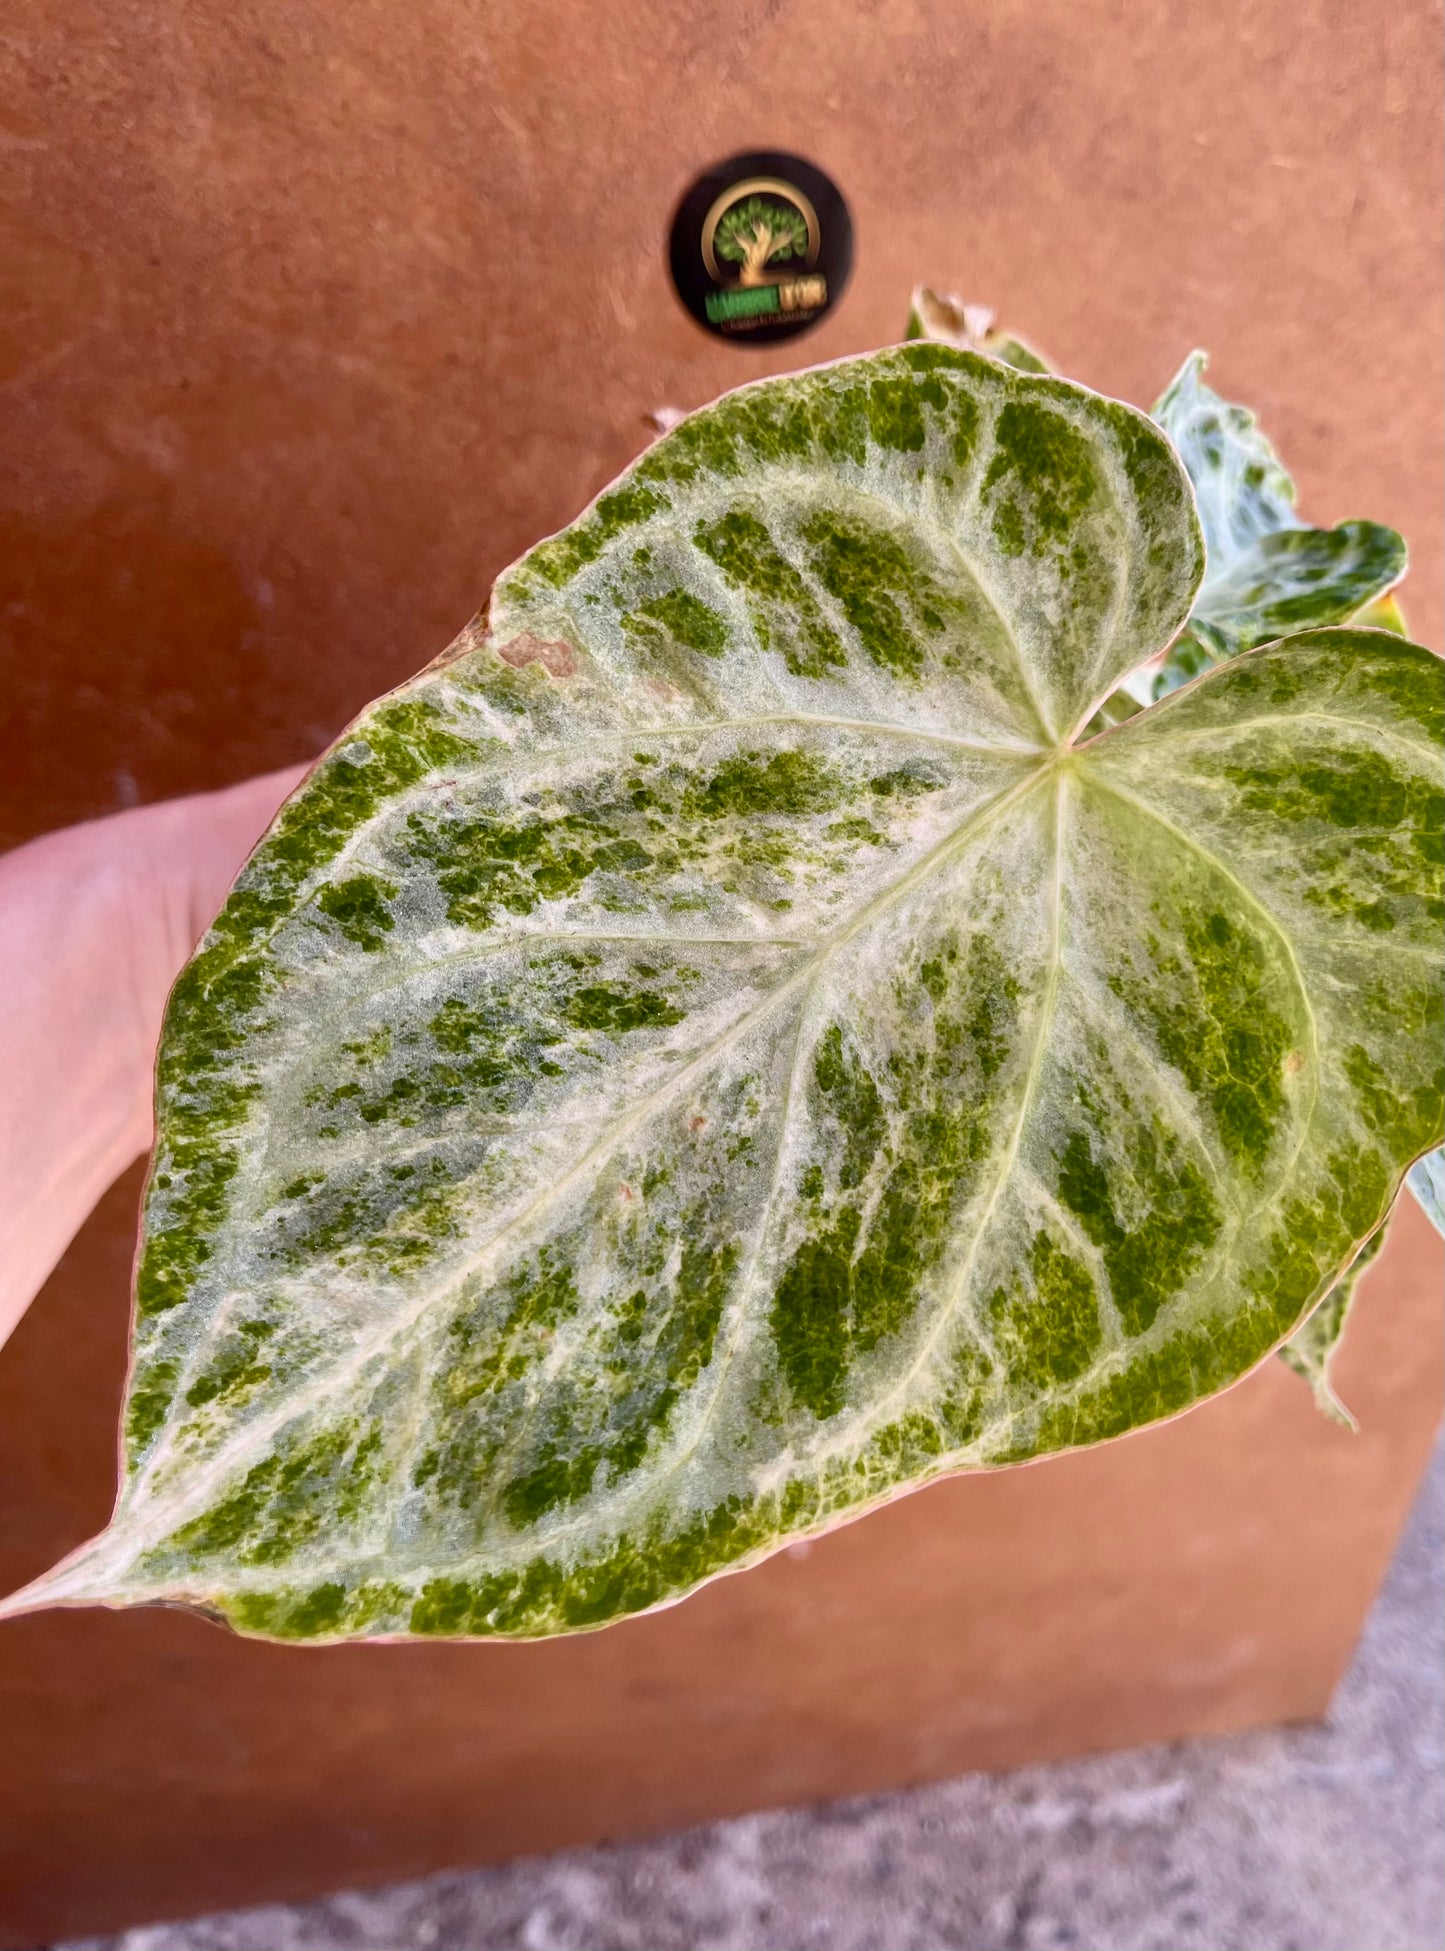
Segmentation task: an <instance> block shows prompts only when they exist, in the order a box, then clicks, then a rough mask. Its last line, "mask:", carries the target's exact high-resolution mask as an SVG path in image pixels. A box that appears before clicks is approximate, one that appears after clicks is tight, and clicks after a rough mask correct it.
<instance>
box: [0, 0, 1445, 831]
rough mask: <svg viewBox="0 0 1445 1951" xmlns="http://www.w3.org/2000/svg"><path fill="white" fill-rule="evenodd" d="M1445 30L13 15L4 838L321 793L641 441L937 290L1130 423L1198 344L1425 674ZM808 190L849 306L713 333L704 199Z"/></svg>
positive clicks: (751, 16)
mask: <svg viewBox="0 0 1445 1951" xmlns="http://www.w3.org/2000/svg"><path fill="white" fill-rule="evenodd" d="M1438 12H1439V10H1438V7H1437V6H1435V5H1426V4H1420V0H1408V4H1405V5H1403V6H1390V7H1376V8H1371V7H1364V6H1358V5H1348V4H1340V3H1339V0H1335V3H1334V4H1328V3H1325V0H1264V3H1263V4H1261V0H1219V3H1218V4H1214V5H1198V4H1193V3H1192V0H1175V3H1174V4H1167V3H1165V4H1161V0H1126V3H1125V4H1123V5H1119V4H1116V3H1115V0H873V4H867V5H856V6H855V5H850V4H842V0H730V4H727V5H722V4H717V0H674V3H673V4H664V0H651V4H646V5H639V4H637V3H636V0H529V4H527V5H525V6H524V5H520V4H516V3H515V0H491V4H486V3H485V0H483V3H482V4H478V3H477V0H408V3H407V4H397V0H344V4H337V0H225V4H222V3H221V0H190V4H184V5H182V4H177V5H157V4H155V0H10V4H9V6H8V7H7V9H6V27H5V37H4V38H5V41H6V42H7V43H8V49H9V51H8V53H6V54H0V62H4V64H5V68H6V74H5V80H4V86H3V89H0V180H3V183H4V189H3V192H0V196H3V212H0V469H3V475H0V575H3V580H4V590H3V600H0V713H3V719H0V727H3V729H0V750H3V768H0V795H3V801H4V804H3V808H0V842H3V841H5V840H18V839H21V838H24V837H26V836H27V835H29V834H32V833H36V832H40V831H43V830H44V829H46V828H47V827H52V826H56V825H59V824H62V823H64V822H65V821H68V820H73V819H76V818H78V817H80V816H82V815H89V814H94V813H99V812H104V811H107V810H109V809H110V808H113V807H116V806H118V805H122V804H125V803H127V802H128V801H129V800H131V799H132V798H134V797H139V798H140V799H149V798H152V797H156V796H160V795H163V794H168V793H174V792H180V791H186V790H191V789H195V788H197V787H202V786H209V785H214V784H219V783H222V782H225V781H230V780H233V779H237V778H241V777H243V776H245V775H246V774H247V773H249V772H254V771H258V770H261V769H263V768H266V767H270V766H275V765H279V764H281V763H283V762H285V761H287V760H290V759H293V758H303V757H306V756H308V755H309V754H311V753H312V752H313V751H315V750H316V749H317V747H318V746H320V745H321V744H322V743H323V742H324V741H325V740H327V739H329V738H330V737H331V736H332V735H333V734H334V733H335V732H336V731H337V730H338V729H339V728H340V726H341V725H342V723H343V722H344V721H345V720H346V719H347V717H348V716H349V715H350V714H351V713H353V712H354V711H355V710H356V709H357V708H358V707H359V706H360V705H362V704H363V703H365V702H366V701H367V700H368V699H369V698H370V697H371V696H373V694H374V693H376V692H377V691H378V690H380V689H383V688H384V687H386V686H388V685H390V684H394V683H396V682H397V681H399V680H400V679H402V678H404V677H406V676H408V675H409V674H410V673H411V672H413V671H414V670H415V669H417V667H418V666H419V665H421V664H422V663H424V662H425V661H426V660H427V659H428V658H430V657H431V656H432V655H433V654H434V653H435V652H436V651H437V650H438V649H440V648H441V647H442V645H443V644H444V643H445V642H446V641H447V640H448V639H449V638H450V637H451V635H452V634H453V632H454V631H455V630H456V629H457V628H458V626H459V625H460V624H461V623H462V622H463V621H464V620H465V618H466V617H467V616H468V615H470V614H471V612H472V611H473V610H474V609H476V608H477V607H478V605H479V604H480V603H481V602H482V600H483V599H484V597H485V595H486V591H487V588H488V585H489V583H490V580H491V578H492V577H493V575H494V574H495V573H496V571H497V570H498V569H499V568H500V567H502V566H503V565H504V564H505V563H506V562H508V561H510V560H511V559H512V558H513V557H515V556H516V555H517V554H519V553H520V551H521V550H522V549H524V548H525V547H526V546H527V545H528V544H529V543H531V542H533V541H534V540H536V539H537V537H538V536H540V535H542V534H544V533H546V532H548V531H550V530H551V529H554V528H556V527H558V526H560V525H561V524H562V523H564V522H566V521H567V520H569V519H570V517H571V516H572V515H574V514H575V513H576V512H577V511H578V509H579V508H580V507H581V505H582V504H583V502H584V501H586V500H587V499H588V498H589V497H590V496H591V495H592V494H593V493H594V492H595V491H596V490H597V489H598V487H600V486H601V485H602V483H604V482H605V481H606V480H607V479H608V478H609V476H610V475H612V474H613V473H614V472H615V471H616V470H617V468H618V467H619V466H620V465H621V464H622V463H623V462H625V461H626V460H627V459H628V458H629V457H630V456H631V455H632V454H633V453H634V452H635V451H636V450H637V448H638V447H639V445H640V444H641V442H642V440H643V439H644V438H645V429H644V428H643V425H642V415H643V413H644V412H645V411H646V410H647V409H648V408H650V407H655V406H658V405H662V404H674V405H681V406H691V405H696V404H697V403H698V402H700V401H702V400H704V399H706V398H708V397H709V396H710V395H711V394H713V393H716V392H717V391H719V390H720V389H722V388H724V387H726V386H728V385H731V384H734V383H736V382H737V381H739V380H741V379H745V378H749V377H752V376H754V375H755V374H758V373H760V372H763V371H765V370H781V369H784V368H786V367H787V366H788V365H790V364H798V363H802V362H803V360H805V359H806V360H813V359H824V358H831V357H833V356H835V355H837V354H840V353H844V352H849V351H856V350H861V349H864V348H867V347H870V346H874V345H877V344H880V343H885V342H888V341H889V340H891V339H894V338H896V337H898V336H899V335H900V333H901V330H902V324H903V317H904V310H905V306H906V301H907V296H908V291H909V288H910V286H911V285H912V284H913V282H914V281H915V280H917V279H919V278H925V279H928V280H930V281H934V282H938V283H941V284H943V285H944V286H948V287H953V288H956V289H958V290H960V291H961V292H963V293H964V294H965V295H966V296H969V297H971V298H976V299H979V300H983V301H986V302H988V303H990V304H993V305H994V306H995V307H997V309H998V310H999V311H1000V313H1001V314H1002V315H1003V317H1004V318H1005V319H1006V321H1007V322H1008V323H1010V324H1012V325H1013V326H1015V327H1016V328H1017V329H1019V330H1022V331H1024V332H1026V333H1027V334H1029V335H1031V336H1032V337H1033V338H1035V339H1036V340H1037V341H1038V342H1039V343H1040V344H1042V345H1043V346H1044V347H1045V348H1046V349H1047V350H1048V351H1049V352H1050V353H1051V354H1052V355H1053V357H1054V358H1055V360H1056V361H1057V362H1058V363H1059V365H1060V366H1061V367H1062V368H1063V369H1064V370H1065V371H1067V372H1070V373H1072V374H1076V375H1077V376H1078V377H1080V378H1083V379H1087V380H1088V381H1090V382H1092V383H1093V384H1096V385H1098V386H1100V387H1102V388H1104V389H1106V390H1108V391H1112V392H1116V393H1119V394H1121V395H1123V396H1124V397H1126V398H1130V399H1134V400H1136V401H1139V402H1142V403H1144V404H1148V403H1149V402H1150V401H1151V400H1152V398H1153V397H1154V396H1155V394H1156V392H1157V391H1158V390H1159V389H1160V388H1161V387H1162V385H1163V383H1164V382H1165V380H1166V379H1167V378H1168V377H1169V376H1170V374H1171V373H1172V371H1173V370H1174V368H1175V367H1176V366H1177V364H1178V362H1179V360H1180V359H1181V358H1182V356H1183V355H1184V353H1186V352H1187V351H1188V350H1189V349H1190V348H1191V347H1192V346H1194V345H1196V344H1202V345H1204V346H1207V347H1209V348H1210V349H1211V350H1212V352H1213V354H1214V360H1215V364H1214V373H1215V376H1216V378H1217V379H1218V381H1219V383H1220V385H1221V386H1222V387H1224V388H1225V389H1226V390H1228V391H1230V392H1231V393H1233V394H1235V395H1236V396H1238V397H1241V398H1244V399H1246V400H1248V401H1251V402H1253V403H1255V404H1256V405H1257V406H1258V407H1260V408H1261V409H1262V410H1263V411H1264V413H1265V415H1266V416H1267V424H1268V426H1269V427H1270V429H1271V431H1272V432H1273V433H1274V435H1275V436H1276V438H1277V440H1278V441H1279V443H1280V444H1281V446H1282V447H1283V449H1284V453H1285V455H1286V458H1287V459H1288V460H1289V461H1290V463H1291V464H1292V465H1293V466H1294V468H1295V469H1296V471H1297V472H1298V475H1299V478H1300V480H1301V483H1302V486H1303V492H1304V505H1305V508H1306V511H1307V512H1308V513H1310V514H1312V515H1313V516H1315V517H1316V518H1318V519H1328V520H1336V519H1339V518H1341V517H1344V516H1349V515H1368V516H1371V517H1374V518H1375V519H1378V520H1382V521H1388V522H1392V523H1394V524H1395V525H1396V526H1398V527H1399V528H1401V529H1403V530H1404V531H1405V532H1406V533H1407V534H1408V536H1409V538H1410V540H1411V543H1412V545H1413V547H1414V549H1415V557H1416V566H1415V570H1414V573H1413V575H1412V577H1411V598H1412V613H1413V618H1414V620H1415V621H1416V627H1417V628H1418V629H1420V630H1421V631H1423V632H1424V633H1425V634H1426V635H1427V636H1428V637H1429V638H1430V640H1432V641H1433V642H1435V643H1437V644H1438V643H1439V640H1440V633H1441V621H1442V617H1441V603H1440V569H1441V549H1440V523H1439V511H1440V503H1441V495H1442V475H1441V460H1440V454H1441V438H1440V399H1441V371H1442V368H1441V353H1440V334H1439V291H1440V253H1441V221H1440V172H1441V155H1440V151H1441V145H1440V127H1439V120H1440V117H1439V108H1440V74H1439V69H1440V58H1439V20H1438ZM764 143H766V144H771V143H777V144H780V145H782V146H786V147H789V148H793V149H797V150H801V151H802V152H803V153H805V154H807V155H809V156H811V157H813V158H815V159H816V160H818V161H819V162H821V163H822V164H823V165H824V166H825V167H826V168H827V169H829V170H830V171H831V172H832V173H833V174H834V175H835V176H836V178H837V180H838V182H839V183H840V185H841V186H842V188H843V190H844V193H845V195H846V196H847V197H848V198H849V200H850V202H851V204H852V207H853V211H854V215H855V218H856V227H857V246H858V248H857V269H856V272H855V277H854V282H853V285H852V288H851V290H850V292H849V294H848V296H847V298H846V300H845V302H844V303H843V305H842V306H841V307H840V308H839V309H838V310H837V311H836V312H835V313H834V314H833V315H832V316H831V317H830V318H829V319H828V320H827V321H825V323H824V325H823V326H822V328H821V329H819V330H818V331H817V332H816V333H814V334H813V335H812V336H811V337H809V338H807V339H804V340H799V341H795V342H794V343H793V344H792V345H790V346H788V345H785V346H779V347H774V348H772V349H771V352H768V351H765V350H763V349H750V348H747V347H745V346H738V345H736V344H730V343H725V342H721V341H718V340H715V339H711V338H709V337H707V336H705V335H704V334H703V333H702V332H701V331H700V330H699V329H698V327H697V326H695V325H694V324H693V322H692V321H691V320H690V319H689V318H688V317H687V316H686V315H685V314H684V313H683V312H682V310H681V308H680V307H679V306H678V305H677V303H676V301H675V299H674V298H673V296H672V292H671V288H670V285H669V283H668V280H667V274H666V270H665V266H664V245H665V232H666V226H667V221H668V217H669V214H670V211H671V206H672V203H673V201H674V199H675V198H676V196H677V195H678V194H679V192H680V191H681V190H682V189H683V188H684V187H685V186H686V183H687V181H688V180H689V178H690V176H691V175H692V174H693V172H694V171H696V170H697V169H698V168H699V167H700V166H701V165H703V164H705V163H708V162H710V161H712V160H714V159H716V158H717V157H719V156H722V155H726V154H728V153H730V152H731V151H733V150H735V149H738V148H743V147H746V146H749V145H754V144H764Z"/></svg>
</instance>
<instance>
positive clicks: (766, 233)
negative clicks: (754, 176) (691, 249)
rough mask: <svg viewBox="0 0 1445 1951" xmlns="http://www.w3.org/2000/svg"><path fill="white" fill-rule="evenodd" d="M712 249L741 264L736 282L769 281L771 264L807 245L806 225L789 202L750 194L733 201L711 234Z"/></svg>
mask: <svg viewBox="0 0 1445 1951" xmlns="http://www.w3.org/2000/svg"><path fill="white" fill-rule="evenodd" d="M712 247H713V252H714V254H715V255H716V256H717V257H720V258H724V259H726V260H727V262H728V263H729V264H740V265H741V266H742V270H741V272H740V273H739V275H738V282H739V284H744V285H760V284H766V283H768V282H769V279H768V275H767V269H768V266H769V265H770V264H786V263H787V262H788V260H789V259H790V258H797V257H802V256H803V255H804V254H805V252H806V251H807V248H808V226H807V223H806V222H805V221H804V218H803V214H802V212H801V211H800V210H798V209H796V208H795V207H794V206H793V205H792V204H787V203H778V202H776V201H775V200H774V199H773V198H772V197H766V196H750V197H748V198H747V199H746V200H745V201H744V202H742V203H735V204H734V205H733V207H732V209H731V210H729V211H728V212H727V214H726V215H725V216H724V217H723V219H722V221H721V223H719V225H718V227H717V230H716V231H715V232H714V234H713V246H712Z"/></svg>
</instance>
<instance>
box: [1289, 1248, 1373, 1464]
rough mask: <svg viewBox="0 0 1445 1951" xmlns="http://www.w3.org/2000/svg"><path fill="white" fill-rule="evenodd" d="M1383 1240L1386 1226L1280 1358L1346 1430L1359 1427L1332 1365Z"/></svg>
mask: <svg viewBox="0 0 1445 1951" xmlns="http://www.w3.org/2000/svg"><path fill="white" fill-rule="evenodd" d="M1384 1243H1385V1228H1384V1227H1383V1226H1382V1227H1380V1229H1379V1230H1378V1232H1375V1233H1372V1234H1371V1236H1370V1238H1369V1239H1368V1240H1366V1241H1365V1244H1364V1245H1363V1246H1362V1247H1361V1248H1360V1250H1359V1252H1358V1253H1357V1254H1356V1256H1355V1260H1354V1264H1353V1266H1352V1267H1351V1268H1350V1269H1349V1271H1348V1272H1347V1273H1346V1274H1345V1275H1344V1276H1343V1277H1342V1278H1341V1279H1340V1280H1339V1281H1338V1282H1337V1283H1336V1285H1335V1286H1334V1287H1332V1288H1331V1289H1330V1291H1329V1293H1328V1294H1326V1295H1325V1298H1324V1299H1323V1300H1322V1301H1321V1302H1320V1304H1319V1306H1318V1307H1317V1308H1316V1309H1315V1311H1314V1313H1313V1314H1311V1315H1309V1316H1307V1318H1306V1319H1305V1320H1304V1321H1302V1322H1301V1323H1300V1325H1299V1327H1297V1328H1296V1329H1295V1331H1294V1333H1293V1334H1292V1335H1291V1336H1290V1338H1289V1340H1288V1341H1287V1342H1285V1344H1284V1346H1283V1347H1282V1348H1281V1349H1280V1351H1279V1353H1280V1360H1281V1361H1283V1362H1284V1363H1285V1364H1286V1366H1287V1367H1289V1368H1292V1369H1293V1370H1294V1372H1295V1374H1296V1375H1298V1376H1300V1377H1301V1378H1302V1379H1303V1380H1304V1381H1306V1382H1308V1384H1309V1386H1310V1389H1311V1391H1312V1393H1313V1395H1314V1399H1315V1406H1316V1407H1317V1408H1318V1409H1319V1410H1320V1412H1321V1414H1322V1415H1325V1416H1328V1417H1329V1419H1330V1421H1331V1422H1334V1423H1339V1424H1340V1425H1341V1427H1342V1428H1344V1429H1350V1430H1353V1429H1357V1428H1358V1427H1359V1425H1358V1424H1357V1423H1356V1421H1355V1419H1354V1417H1353V1416H1352V1415H1351V1414H1350V1412H1349V1410H1348V1409H1347V1408H1346V1407H1345V1405H1344V1403H1343V1402H1341V1401H1340V1398H1339V1397H1338V1396H1337V1395H1336V1394H1335V1390H1334V1384H1333V1382H1332V1381H1331V1379H1330V1368H1331V1365H1332V1364H1333V1362H1334V1358H1335V1354H1336V1351H1337V1350H1338V1348H1339V1345H1340V1336H1341V1335H1342V1334H1343V1333H1344V1331H1345V1322H1346V1321H1347V1320H1348V1318H1349V1313H1350V1309H1351V1308H1352V1307H1353V1305H1354V1300H1355V1289H1356V1288H1357V1287H1358V1286H1359V1284H1360V1278H1361V1276H1362V1275H1363V1274H1364V1273H1366V1272H1367V1271H1368V1269H1369V1268H1370V1266H1371V1264H1372V1263H1373V1262H1374V1260H1375V1259H1376V1257H1377V1256H1378V1254H1379V1251H1380V1248H1381V1247H1382V1246H1383V1245H1384Z"/></svg>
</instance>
